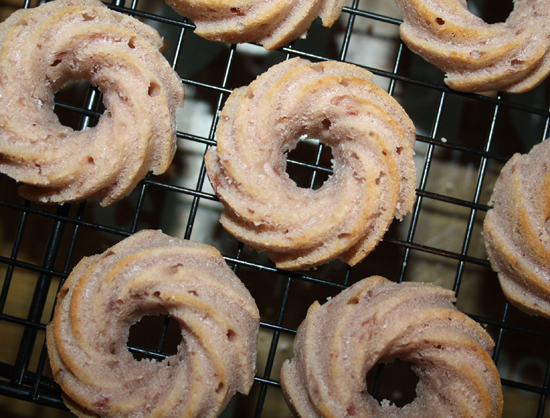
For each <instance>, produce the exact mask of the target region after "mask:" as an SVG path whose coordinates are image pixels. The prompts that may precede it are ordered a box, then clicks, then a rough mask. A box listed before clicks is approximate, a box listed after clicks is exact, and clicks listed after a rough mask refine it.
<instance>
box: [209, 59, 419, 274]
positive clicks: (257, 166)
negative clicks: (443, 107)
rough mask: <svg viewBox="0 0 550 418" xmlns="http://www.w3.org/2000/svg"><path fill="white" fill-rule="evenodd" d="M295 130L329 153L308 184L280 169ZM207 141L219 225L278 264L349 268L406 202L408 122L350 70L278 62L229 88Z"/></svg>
mask: <svg viewBox="0 0 550 418" xmlns="http://www.w3.org/2000/svg"><path fill="white" fill-rule="evenodd" d="M303 135H306V136H308V137H311V138H317V139H319V140H320V141H321V142H323V143H325V144H327V145H329V146H330V147H331V149H332V154H333V157H334V162H333V164H334V167H333V175H332V177H331V178H330V179H329V180H328V181H326V182H325V183H324V184H323V186H322V187H321V188H319V189H317V190H311V189H306V188H300V187H298V186H297V185H296V183H294V182H293V181H292V180H291V179H290V178H289V176H288V174H287V172H286V157H285V152H286V151H289V150H291V149H293V148H294V147H295V146H296V144H297V142H298V139H299V138H300V137H301V136H303ZM216 137H217V141H218V143H217V149H211V150H209V151H208V152H207V154H206V168H207V172H208V176H209V178H210V181H211V183H212V185H213V187H214V189H215V191H216V194H217V195H218V197H219V198H220V200H221V201H222V203H223V204H224V206H225V211H224V212H223V214H222V224H223V226H224V227H225V228H226V229H227V230H228V231H229V232H230V233H231V234H233V235H234V236H235V237H237V238H238V239H239V240H241V241H243V242H244V243H246V244H248V245H250V246H251V247H252V248H255V249H257V250H258V251H265V252H266V253H267V254H268V255H269V256H270V257H271V259H272V260H273V261H275V263H276V264H277V266H278V267H280V268H283V269H289V270H297V269H307V268H311V267H313V266H316V265H319V264H322V263H325V262H327V261H329V260H332V259H335V258H338V257H339V258H341V259H342V260H344V261H345V262H346V263H348V264H350V265H354V264H357V263H358V262H359V261H361V260H362V259H363V258H364V257H365V256H366V255H367V254H368V253H370V252H371V251H372V249H373V248H374V247H375V246H376V245H377V244H378V242H379V241H380V239H381V238H382V236H383V235H384V233H385V232H386V230H387V229H388V227H389V225H390V223H391V222H392V220H393V218H394V217H397V218H398V219H401V218H402V217H403V216H404V215H405V214H406V213H407V212H409V211H410V210H411V208H412V205H413V203H414V197H415V168H414V163H413V159H412V147H413V146H414V143H415V132H414V126H413V124H412V122H411V120H410V119H409V117H408V116H407V115H406V113H405V111H404V110H403V109H402V108H401V107H400V106H399V104H398V103H397V102H396V101H395V100H394V99H393V98H391V97H390V96H389V95H388V94H387V93H386V92H385V91H384V90H382V89H380V88H379V87H377V86H376V85H375V84H374V83H373V82H372V74H371V73H369V72H368V71H366V70H363V69H361V68H359V67H356V66H353V65H350V64H344V63H337V62H323V63H317V64H312V63H311V62H309V61H307V60H303V59H299V58H295V59H292V60H289V61H285V62H283V63H280V64H278V65H276V66H274V67H272V68H271V69H270V70H269V71H267V72H266V73H264V74H263V75H261V76H260V77H259V78H258V79H257V80H256V81H254V82H253V83H252V84H250V85H249V86H248V87H243V88H240V89H237V90H235V91H234V92H233V93H232V94H231V96H230V97H229V98H228V100H227V102H226V104H225V106H224V108H223V110H222V113H221V115H220V123H219V125H218V129H217V132H216Z"/></svg>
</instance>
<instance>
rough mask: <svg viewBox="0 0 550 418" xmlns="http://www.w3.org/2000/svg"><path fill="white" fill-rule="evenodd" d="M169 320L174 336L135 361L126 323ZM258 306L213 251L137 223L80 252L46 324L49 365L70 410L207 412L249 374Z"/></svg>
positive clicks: (248, 380)
mask: <svg viewBox="0 0 550 418" xmlns="http://www.w3.org/2000/svg"><path fill="white" fill-rule="evenodd" d="M159 313H167V314H169V315H170V316H171V317H172V318H174V319H175V320H177V321H178V323H179V325H180V328H181V333H182V338H183V340H182V343H181V344H180V345H179V347H178V352H177V353H176V354H174V355H172V356H169V357H167V358H166V359H164V360H163V361H161V362H157V361H154V360H153V361H147V360H142V361H136V360H135V359H134V358H133V356H132V354H131V353H130V352H129V351H128V349H127V347H126V342H127V340H128V334H129V329H130V327H131V326H132V324H134V323H135V322H136V321H138V320H140V319H141V317H143V316H144V315H147V314H151V315H152V314H159ZM258 330H259V314H258V308H257V307H256V304H255V303H254V299H253V298H252V297H251V295H250V293H249V292H248V290H247V289H246V288H245V287H244V285H243V284H242V283H241V281H240V280H239V278H238V277H237V276H236V275H235V274H234V273H233V271H232V270H231V269H230V268H229V266H227V264H226V263H225V261H224V259H223V258H222V256H221V255H220V253H219V252H218V251H217V250H216V249H214V248H213V247H210V246H208V245H205V244H199V243H193V242H191V241H185V240H179V239H176V238H171V237H169V236H167V235H164V234H163V233H161V232H160V231H151V230H145V231H141V232H139V233H136V234H134V235H132V236H130V237H129V238H127V239H125V240H123V241H121V242H120V243H118V244H116V245H115V246H113V247H111V248H110V249H108V250H107V251H105V252H104V253H103V254H100V255H95V256H92V257H87V258H84V259H83V260H82V261H81V262H80V263H79V264H78V265H77V266H76V267H75V269H74V270H73V272H72V273H71V275H70V276H69V278H68V279H67V281H66V282H65V284H64V285H63V287H62V289H61V291H60V292H59V295H58V303H57V306H56V309H55V315H54V318H53V321H52V322H51V323H50V324H49V325H48V327H47V343H48V353H49V356H50V363H51V366H52V370H53V373H54V377H55V380H56V382H57V383H59V384H60V385H61V388H62V389H63V392H64V400H65V403H66V404H67V406H68V407H69V408H70V409H71V410H72V411H73V412H74V413H76V414H77V415H78V416H80V417H92V416H93V417H96V416H101V417H163V418H164V417H184V416H185V417H201V418H204V417H216V416H218V415H219V414H220V412H221V411H222V410H223V408H224V407H225V406H226V405H227V403H228V402H229V399H230V398H231V396H232V395H233V394H234V393H235V391H239V392H241V393H248V391H249V390H250V387H251V385H252V383H253V380H254V370H255V366H256V344H257V338H258Z"/></svg>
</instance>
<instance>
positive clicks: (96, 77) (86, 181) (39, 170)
mask: <svg viewBox="0 0 550 418" xmlns="http://www.w3.org/2000/svg"><path fill="white" fill-rule="evenodd" d="M161 45H162V39H161V38H160V36H159V34H158V33H157V32H156V31H155V30H154V29H153V28H151V27H150V26H148V25H145V24H143V23H141V22H139V21H138V20H137V19H134V18H132V17H129V16H125V15H123V14H121V13H117V12H114V11H110V10H109V9H108V8H107V7H106V6H104V5H103V4H102V3H101V2H100V1H98V0H56V1H53V2H50V3H46V4H43V5H41V6H39V7H36V8H33V9H21V10H18V11H17V12H15V13H13V14H12V15H11V16H10V17H9V18H8V19H7V20H6V21H4V22H3V23H2V24H0V80H1V82H0V172H3V173H5V174H7V175H8V176H10V177H12V178H14V179H15V180H17V181H18V182H22V183H24V185H23V186H22V187H21V188H20V194H21V195H22V196H23V197H25V198H27V199H31V200H38V201H42V202H46V203H65V202H72V201H79V200H84V199H87V198H92V197H97V198H99V199H100V203H101V204H102V205H103V206H106V205H109V204H111V203H113V202H115V201H117V200H118V199H121V198H122V197H124V196H126V195H127V194H128V193H130V191H131V190H132V189H133V188H134V187H135V186H136V184H137V183H138V182H139V180H141V179H142V178H143V177H144V176H145V175H146V174H147V172H149V171H152V172H153V173H154V174H161V173H163V172H164V171H165V170H166V169H167V168H168V166H169V165H170V163H171V161H172V158H173V156H174V152H175V111H176V108H177V107H178V106H182V105H183V96H184V92H183V85H182V83H181V81H180V79H179V77H178V76H177V74H176V73H175V72H174V71H173V70H172V68H171V67H170V65H169V64H168V62H167V61H166V60H165V58H164V57H163V56H162V54H161V53H160V52H159V48H160V47H161ZM82 79H85V80H88V81H89V82H90V83H91V84H93V85H97V86H98V87H99V89H100V90H101V91H102V93H103V102H104V104H105V107H106V111H105V113H104V114H103V115H102V116H101V117H100V118H99V122H98V124H97V126H95V127H93V128H88V129H84V130H82V131H74V130H73V129H71V128H69V127H67V126H64V125H62V124H61V123H60V122H59V120H58V118H57V116H56V114H55V113H54V112H53V106H54V93H55V92H56V91H58V90H59V89H61V88H62V87H63V85H64V84H65V83H66V82H68V81H70V80H82Z"/></svg>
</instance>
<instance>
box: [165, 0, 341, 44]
mask: <svg viewBox="0 0 550 418" xmlns="http://www.w3.org/2000/svg"><path fill="white" fill-rule="evenodd" d="M167 3H168V4H169V5H170V6H171V7H172V8H173V9H174V10H176V11H177V12H178V13H180V14H181V15H183V16H185V17H187V18H189V19H191V20H192V21H193V22H194V23H195V25H196V30H195V33H197V34H198V35H200V36H202V37H203V38H206V39H210V40H213V41H220V42H229V43H242V42H257V43H260V44H262V45H263V46H264V47H265V48H266V49H276V48H279V47H281V46H283V45H285V44H287V43H288V42H290V41H293V40H294V39H296V38H298V37H300V36H302V35H303V34H304V33H305V32H306V31H307V29H308V28H309V26H310V25H311V22H312V21H313V20H314V19H315V18H317V17H321V18H322V22H323V25H324V26H328V27H330V26H332V25H333V23H334V22H335V21H336V20H337V19H338V16H340V12H341V10H342V7H343V6H344V3H345V0H293V1H286V0H267V1H265V0H264V1H260V0H238V1H231V2H227V1H226V0H214V1H213V0H167Z"/></svg>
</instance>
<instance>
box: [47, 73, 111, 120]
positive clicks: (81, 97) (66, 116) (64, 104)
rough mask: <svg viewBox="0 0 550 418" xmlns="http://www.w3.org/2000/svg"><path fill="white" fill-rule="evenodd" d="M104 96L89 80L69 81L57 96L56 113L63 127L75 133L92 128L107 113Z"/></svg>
mask: <svg viewBox="0 0 550 418" xmlns="http://www.w3.org/2000/svg"><path fill="white" fill-rule="evenodd" d="M102 96H103V95H102V94H101V92H100V91H99V89H97V88H95V87H93V86H92V85H91V84H90V82H89V81H88V80H76V81H68V82H67V83H66V84H65V85H64V86H63V87H62V88H61V89H60V90H59V91H58V92H57V93H56V94H55V107H54V113H55V114H56V115H57V117H58V119H59V122H60V123H61V124H62V125H64V126H68V127H69V128H71V129H73V130H75V131H80V130H83V129H85V128H92V127H94V126H96V125H97V122H98V121H99V117H100V116H101V115H102V114H103V112H104V111H105V106H104V104H103V101H102Z"/></svg>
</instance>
